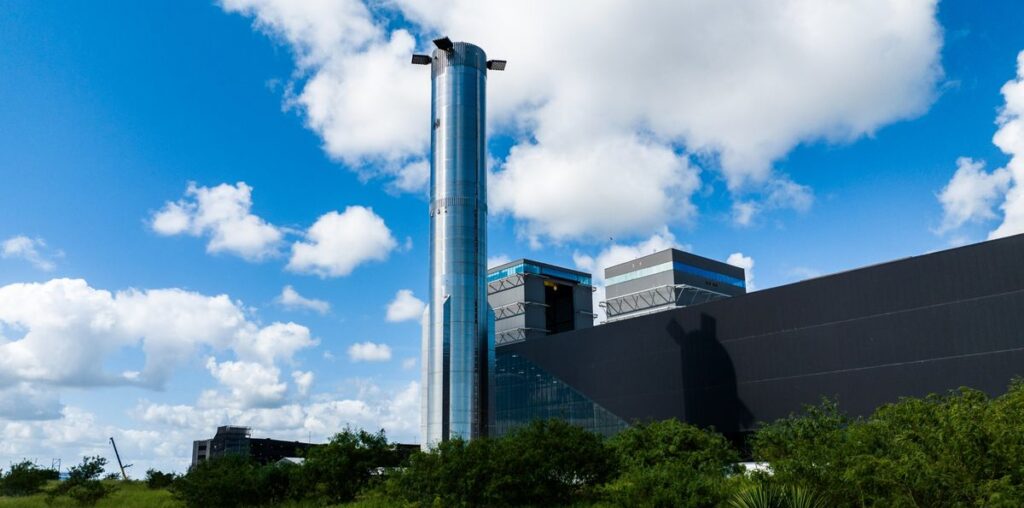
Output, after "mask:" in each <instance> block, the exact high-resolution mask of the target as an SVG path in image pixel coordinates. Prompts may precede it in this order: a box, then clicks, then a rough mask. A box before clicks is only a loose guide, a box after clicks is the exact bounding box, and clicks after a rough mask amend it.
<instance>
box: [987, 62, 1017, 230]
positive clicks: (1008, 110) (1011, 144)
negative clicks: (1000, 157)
mask: <svg viewBox="0 0 1024 508" xmlns="http://www.w3.org/2000/svg"><path fill="white" fill-rule="evenodd" d="M1002 93H1003V98H1004V99H1006V104H1005V105H1004V106H1003V110H1002V111H1001V112H1000V113H999V118H998V119H997V122H998V124H999V130H998V131H996V134H995V136H993V137H992V142H993V143H995V145H996V146H997V147H999V149H1000V150H1002V151H1003V153H1005V154H1007V155H1009V156H1010V162H1008V163H1007V164H1006V169H1008V170H1009V171H1010V174H1011V175H1012V176H1013V186H1012V187H1010V190H1009V191H1008V192H1007V193H1006V200H1005V201H1003V204H1002V205H1001V206H1000V208H1001V209H1002V210H1003V223H1002V224H1000V225H999V227H997V228H996V229H995V230H994V231H992V232H991V233H989V238H1001V237H1004V236H1010V235H1015V234H1019V233H1024V51H1021V52H1020V54H1018V55H1017V79H1014V80H1011V81H1009V82H1007V83H1006V84H1005V85H1003V88H1002Z"/></svg>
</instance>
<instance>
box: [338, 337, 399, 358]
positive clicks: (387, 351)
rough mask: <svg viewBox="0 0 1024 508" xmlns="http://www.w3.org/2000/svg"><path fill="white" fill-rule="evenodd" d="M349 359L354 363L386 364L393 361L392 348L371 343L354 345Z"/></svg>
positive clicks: (350, 350)
mask: <svg viewBox="0 0 1024 508" xmlns="http://www.w3.org/2000/svg"><path fill="white" fill-rule="evenodd" d="M348 357H349V359H350V360H352V361H353V362H386V361H388V360H390V359H391V346H389V345H387V344H376V343H374V342H369V341H367V342H360V343H357V344H352V345H351V346H349V348H348Z"/></svg>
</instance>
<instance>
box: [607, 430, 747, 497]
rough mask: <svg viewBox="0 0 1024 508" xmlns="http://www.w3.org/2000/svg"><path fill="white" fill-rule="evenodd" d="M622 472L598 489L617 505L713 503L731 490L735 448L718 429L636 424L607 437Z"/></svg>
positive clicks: (735, 468) (737, 455) (736, 456)
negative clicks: (718, 432) (716, 430)
mask: <svg viewBox="0 0 1024 508" xmlns="http://www.w3.org/2000/svg"><path fill="white" fill-rule="evenodd" d="M608 444H609V446H610V447H611V448H612V449H613V450H614V451H615V454H616V457H617V459H618V461H619V464H620V466H621V468H622V475H621V476H619V478H617V479H616V480H615V481H614V482H612V483H610V484H608V485H606V486H605V487H604V488H603V489H602V494H603V495H604V497H605V499H606V500H608V501H609V502H612V503H613V504H617V505H619V506H657V507H662V506H664V507H670V506H694V507H699V506H716V505H718V504H720V503H722V502H724V501H725V500H726V499H728V497H729V496H730V495H731V493H732V492H731V486H730V484H729V482H728V479H727V477H728V475H730V474H734V473H737V472H738V471H739V470H738V468H737V466H735V464H736V463H737V462H738V461H739V454H738V453H737V452H736V450H735V449H734V448H733V447H732V445H731V444H730V443H729V442H728V441H727V440H726V439H725V438H724V437H722V436H721V435H720V434H716V433H715V432H713V431H709V430H704V429H700V428H698V427H695V426H693V425H689V424H685V423H681V422H679V421H678V420H665V421H660V422H653V423H649V424H638V425H634V426H633V427H630V428H629V429H626V430H624V431H622V432H620V433H619V434H618V435H616V436H615V437H613V438H612V439H611V440H609V443H608Z"/></svg>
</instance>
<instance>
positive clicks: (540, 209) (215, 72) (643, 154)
mask: <svg viewBox="0 0 1024 508" xmlns="http://www.w3.org/2000/svg"><path fill="white" fill-rule="evenodd" d="M427 4H430V3H424V2H415V1H398V2H394V3H383V4H382V3H372V5H371V7H369V8H368V7H366V6H364V5H363V4H362V3H360V2H358V1H357V0H345V1H339V2H334V3H332V2H325V3H324V4H323V5H321V4H316V5H314V4H313V3H309V4H307V5H306V6H304V7H302V8H298V7H296V6H295V5H296V4H292V5H291V6H290V7H289V4H288V3H287V2H284V3H282V2H276V1H273V0H265V1H248V0H231V1H227V2H225V3H223V4H221V3H207V2H202V1H191V2H144V3H141V2H116V3H112V4H105V5H103V6H97V5H94V4H88V3H84V2H78V3H66V2H31V1H13V2H6V3H5V5H4V8H3V10H2V11H0V242H5V243H4V251H3V253H4V256H3V257H0V348H7V349H8V351H7V352H6V353H5V354H6V356H7V358H6V359H4V360H0V367H3V369H5V370H7V373H6V374H4V373H0V437H2V439H0V463H5V462H8V461H12V460H17V459H20V458H22V457H28V458H31V459H37V460H38V461H40V462H41V463H48V461H49V459H51V458H55V457H61V458H63V459H64V460H65V462H72V461H75V460H77V458H78V457H79V456H80V455H81V454H82V453H92V452H101V453H104V454H107V453H108V450H107V448H106V444H105V443H106V439H107V438H108V437H109V436H110V435H115V436H117V439H118V440H119V444H120V442H121V441H124V442H125V444H124V445H123V448H122V452H123V453H124V454H126V455H128V458H129V460H130V461H134V462H135V463H136V464H138V465H137V466H136V468H137V469H138V470H139V471H141V470H144V469H145V468H146V467H151V466H152V467H161V468H165V469H178V470H180V469H181V468H182V467H183V466H184V465H185V464H186V463H187V461H188V454H189V453H190V446H191V440H192V439H198V438H201V437H204V436H206V435H209V434H211V433H212V432H213V430H214V428H213V427H214V426H215V425H217V424H228V423H241V424H248V425H252V426H253V427H254V428H255V433H256V434H257V435H261V436H273V437H278V436H279V437H292V438H298V437H302V438H306V437H312V438H313V439H314V440H317V439H323V438H324V437H325V436H326V435H327V434H329V433H330V432H331V429H336V428H337V427H338V426H341V425H344V424H353V425H357V426H366V427H379V426H383V427H385V428H386V429H387V430H388V431H389V433H390V435H392V436H393V437H395V438H396V439H399V440H403V441H415V440H416V439H417V432H418V421H417V418H418V413H417V411H418V392H417V391H416V390H417V386H416V384H415V383H416V382H417V380H418V373H419V369H418V365H414V363H415V362H416V359H417V357H418V354H419V340H420V336H419V325H418V321H417V319H415V317H414V316H415V315H416V314H417V312H416V311H417V301H416V300H415V297H420V298H422V297H423V295H424V294H425V292H426V283H427V263H426V255H427V245H428V238H427V220H426V219H427V218H426V213H425V212H426V199H425V197H424V195H423V190H422V179H423V165H422V160H423V156H424V154H425V152H424V148H425V145H424V142H423V139H424V137H425V136H426V135H427V134H428V132H429V131H428V128H427V126H428V122H429V107H427V109H426V112H424V104H429V102H428V101H429V98H428V96H429V76H428V75H427V74H424V73H422V72H418V69H417V68H412V67H411V66H408V65H405V59H406V58H407V55H408V54H409V53H411V52H412V51H413V50H426V49H427V48H428V45H429V40H430V38H431V37H432V36H434V35H436V34H438V33H448V34H450V35H452V37H453V38H456V39H466V40H473V41H476V42H478V43H480V44H481V46H483V47H484V48H485V49H488V51H490V54H491V56H492V57H495V58H502V57H506V58H508V60H509V66H508V70H507V71H506V72H505V73H503V74H498V73H494V74H492V75H491V76H490V85H491V86H490V94H491V96H490V98H489V100H490V106H489V107H490V111H491V123H490V125H489V129H490V133H491V142H490V146H489V147H490V150H491V153H492V157H493V158H494V161H493V164H492V169H493V171H494V175H493V176H492V181H491V183H492V185H491V198H492V203H491V210H492V212H493V213H492V218H491V221H490V224H489V228H490V229H489V241H490V246H489V251H490V254H491V256H493V257H495V258H502V257H504V258H517V257H531V258H535V259H539V260H543V261H546V262H551V263H557V264H564V265H566V266H571V267H580V268H585V269H591V270H595V271H597V272H599V270H600V268H602V267H603V266H605V265H606V264H608V263H610V262H614V261H616V260H621V258H622V257H623V256H628V255H631V254H636V253H643V252H645V251H646V250H649V249H653V248H658V247H663V246H668V245H677V246H682V247H685V248H688V249H691V250H692V251H694V252H696V253H698V254H701V255H704V256H709V257H712V258H716V259H722V260H725V259H732V260H733V261H734V262H737V263H741V264H746V265H747V266H750V264H749V263H751V262H752V263H753V265H752V266H753V269H752V270H750V272H752V274H753V277H754V281H753V282H754V286H755V287H756V288H757V289H765V288H769V287H772V286H777V285H780V284H785V283H789V282H794V281H797V280H800V279H803V278H806V277H809V276H814V275H816V274H827V273H831V272H835V271H840V270H846V269H850V268H855V267H858V266H863V265H867V264H871V263H876V262H880V261H885V260H890V259H895V258H900V257H904V256H911V255H916V254H921V253H925V252H929V251H934V250H939V249H943V248H947V247H950V246H953V245H958V244H962V243H969V242H975V241H981V240H984V239H985V238H986V237H987V236H988V235H989V234H990V232H992V231H993V230H996V229H997V228H999V227H1000V226H1005V227H1004V229H1002V230H1003V231H1009V232H1013V231H1017V232H1019V231H1021V229H1016V230H1014V229H1013V228H1014V227H1017V228H1020V227H1024V224H1020V223H1014V222H1013V219H1014V217H1013V214H1012V212H1007V211H1004V208H1003V207H1004V206H1005V207H1006V208H1005V210H1011V209H1012V208H1013V206H1014V203H1015V201H1014V199H1015V198H1014V193H1013V190H1012V189H1014V188H1016V186H1017V185H1018V182H1020V179H1022V178H1024V169H1021V170H1019V171H1018V172H1017V173H1014V172H1013V169H1014V168H1015V167H1016V166H1014V164H1016V165H1017V166H1021V165H1024V159H1022V158H1020V157H1018V158H1017V159H1013V155H1014V154H1015V153H1024V149H1021V151H1019V152H1014V151H1013V150H1014V147H1020V146H1021V145H1022V144H1024V141H1022V140H1020V139H1019V138H1018V137H1015V136H1017V135H1019V134H1020V131H1012V130H1011V129H1009V128H1008V129H1005V132H1007V134H1006V135H1005V136H1004V138H1003V139H1004V140H1007V139H1008V140H1009V141H1004V142H1003V144H1002V145H1001V146H996V145H995V144H994V143H993V135H995V134H996V133H997V131H999V130H1000V129H1001V127H1003V126H1006V125H1011V126H1012V125H1016V124H1015V123H1014V122H1015V118H1017V117H1013V116H1008V115H1007V114H1003V115H1002V117H1001V118H1002V120H997V119H998V118H1000V111H1009V112H1011V113H1012V111H1014V107H1017V108H1020V107H1021V106H1020V104H1016V106H1015V105H1014V104H1013V103H1012V102H1009V103H1008V102H1007V101H1008V100H1010V99H1009V97H1010V96H1006V97H1004V95H1003V94H1002V93H1001V89H1002V87H1003V86H1004V84H1006V83H1008V82H1010V81H1012V80H1013V79H1014V78H1015V75H1016V74H1017V70H1018V69H1017V55H1018V53H1020V52H1021V50H1024V26H1022V20H1024V5H1022V4H1020V3H1019V2H1012V1H1008V0H1007V1H1000V2H991V3H986V6H985V8H984V9H981V8H979V7H978V6H977V5H976V3H973V2H967V1H948V2H942V3H939V4H938V5H937V7H936V6H935V5H934V4H933V3H932V2H929V1H924V0H922V1H915V2H905V3H902V4H903V7H902V8H900V7H898V5H899V4H901V2H899V1H895V0H894V1H893V2H886V1H881V0H879V1H877V2H865V3H861V4H856V3H854V4H852V6H848V7H846V8H845V10H843V9H837V12H830V9H829V8H820V9H811V8H809V7H808V5H806V4H805V3H802V2H796V1H794V2H782V3H780V5H778V6H774V7H765V6H748V7H747V8H746V10H749V11H751V12H745V11H744V9H729V8H726V7H715V6H707V5H701V4H696V3H695V4H694V5H690V4H689V3H688V2H678V3H675V2H666V4H667V5H664V6H660V5H655V4H652V6H651V8H650V9H649V10H650V12H646V13H645V12H639V13H638V12H634V11H635V9H634V10H630V12H629V14H628V15H623V14H622V13H621V12H620V10H621V9H626V10H629V9H628V8H625V7H623V6H619V8H618V9H616V8H612V7H609V8H607V9H606V10H607V12H605V10H602V9H604V8H602V9H594V10H592V11H589V13H588V14H587V15H586V16H582V15H580V16H577V15H575V14H574V11H582V10H584V9H583V7H582V6H575V7H573V4H572V3H567V4H565V5H564V6H558V7H545V6H544V5H543V3H541V4H536V5H535V4H529V3H527V4H524V5H523V6H522V7H520V8H519V9H516V8H512V7H509V6H501V5H490V4H489V3H487V2H477V3H472V2H459V1H454V2H436V3H434V4H430V5H427ZM719 5H721V4H719ZM910 6H912V7H910ZM783 7H784V8H783ZM318 9H320V10H318ZM544 9H551V12H546V11H544ZM538 10H539V11H543V12H537V11H538ZM761 11H764V12H761ZM783 11H784V12H783ZM492 19H505V20H507V22H506V23H502V24H501V26H494V25H493V24H490V23H491V22H489V21H487V20H492ZM793 19H798V20H801V21H802V23H799V24H798V25H796V26H798V27H799V28H795V29H794V28H792V27H790V26H789V25H787V23H790V22H792V20H793ZM540 20H547V21H540ZM559 23H561V25H559ZM573 23H578V24H579V25H578V26H574V25H572V24H573ZM615 24H619V25H621V26H622V31H621V33H622V34H626V37H627V38H629V39H630V40H629V41H626V42H625V43H623V44H621V45H623V46H626V49H627V50H629V51H630V53H629V54H630V55H639V56H637V57H636V58H635V62H634V61H633V59H629V60H630V61H629V62H625V63H624V62H623V61H622V59H621V58H617V56H619V55H617V54H616V51H618V50H619V48H618V45H615V44H613V45H611V46H609V45H608V44H611V43H609V42H607V39H608V38H607V37H605V36H604V35H606V34H607V33H608V26H611V25H615ZM566 25H568V26H566ZM675 25H678V26H679V27H680V28H679V30H673V29H672V27H673V26H675ZM762 25H764V26H762ZM776 25H778V26H776ZM552 26H559V27H560V30H552V29H551V27H552ZM779 26H781V27H782V28H779ZM700 27H706V28H707V29H708V30H710V32H708V33H698V32H699V28H700ZM691 29H692V30H691ZM801 30H804V31H806V32H807V33H804V32H801ZM691 31H693V32H695V35H692V37H693V38H692V39H688V38H687V37H691V36H689V35H680V33H681V32H686V33H689V32H691ZM566 34H570V35H566ZM634 39H635V40H634ZM531 41H532V42H531ZM808 41H812V42H811V43H809V42H808ZM551 47H561V48H562V49H563V50H562V51H551V50H550V49H549V48H551ZM491 48H494V49H491ZM680 48H684V49H680ZM623 51H625V50H623ZM659 53H662V54H661V55H659ZM644 55H648V56H644ZM574 62H578V63H579V65H574ZM694 62H697V63H694ZM420 70H421V69H420ZM847 87H848V89H847ZM1021 93H1022V94H1024V92H1021ZM1018 114H1019V113H1018ZM997 122H1002V123H997ZM1015 133H1016V134H1015ZM1005 147H1010V148H1005ZM1001 148H1002V149H1001ZM961 157H970V158H972V159H973V160H974V161H985V162H986V163H987V166H986V167H985V168H984V169H975V170H974V171H969V170H968V169H964V170H963V171H962V172H960V173H957V170H958V162H957V161H958V158H961ZM1013 160H1016V161H1017V162H1016V163H1012V162H1011V161H1013ZM960 167H961V168H963V167H964V166H963V165H961V166H960ZM1004 168H1006V169H1004ZM955 173H956V174H957V175H959V176H960V177H961V178H960V179H959V180H954V182H955V183H956V184H955V185H954V184H953V183H951V179H952V178H953V177H954V174H955ZM616 178H622V180H616ZM239 182H244V186H241V185H239ZM609 182H611V183H609ZM644 182H647V184H645V183H644ZM222 184H226V185H227V186H230V187H218V186H221V185H222ZM190 185H192V189H194V192H193V193H191V194H189V193H188V192H187V189H189V188H190V187H189V186H190ZM947 186H948V187H947ZM218 188H219V189H220V192H219V193H217V192H213V190H215V189H218ZM246 188H248V189H251V193H250V194H248V196H246V195H245V194H246V193H245V192H244V190H245V189H246ZM620 189H631V192H632V191H635V194H629V193H628V192H626V193H623V192H618V190H620ZM622 194H627V196H626V197H625V198H623V196H622ZM200 196H208V198H209V201H208V202H207V203H206V204H205V205H204V204H203V203H201V202H200V201H201V199H200ZM943 198H944V199H943ZM204 206H208V209H207V208H204ZM1022 206H1024V205H1022ZM176 207H177V208H176ZM225 207H226V208H225ZM350 207H356V208H350ZM225 209H226V210H228V211H227V212H224V210H225ZM174 210H180V211H182V212H181V214H179V215H178V216H176V217H170V218H178V219H182V220H183V221H184V222H175V223H169V224H170V225H167V224H165V225H164V227H160V226H158V225H156V223H155V222H154V221H155V220H156V219H157V218H158V217H160V216H161V214H164V213H167V212H168V211H174ZM332 212H336V213H334V214H332ZM168 217H169V216H168ZM247 221H248V222H247ZM246 224H248V226H245V225H246ZM314 224H319V225H321V228H320V229H318V230H316V231H319V233H318V232H316V231H314V229H311V228H312V227H314ZM243 226H245V227H251V228H252V229H251V231H250V230H242V229H239V228H242V227H243ZM218 228H222V229H218ZM239 231H241V233H240V232H239ZM218 234H224V235H227V236H226V238H222V240H223V242H221V244H220V247H217V246H216V245H217V238H216V235H218ZM318 235H319V236H318ZM318 242H319V243H318ZM296 244H306V245H308V246H310V248H309V249H307V251H308V252H307V253H306V254H305V255H299V256H298V257H296V253H297V252H299V250H302V249H301V248H299V250H295V249H296V248H295V245H296ZM339 252H342V253H343V254H338V253H339ZM382 253H383V254H386V255H382ZM303 256H305V257H303ZM65 278H66V279H72V280H78V279H80V280H81V281H83V282H80V283H78V284H77V285H75V284H72V283H71V282H70V281H63V282H62V281H60V279H65ZM286 286H290V287H291V288H293V290H294V291H295V292H297V293H298V294H299V295H301V297H302V298H305V299H307V300H316V301H319V302H323V303H319V304H317V303H313V304H308V302H307V305H302V304H295V303H294V302H293V303H292V304H291V305H288V304H285V303H283V302H282V292H283V290H284V288H285V287H286ZM133 290H134V291H133ZM155 290H176V291H165V292H159V291H155ZM400 290H408V291H411V294H412V295H413V298H408V296H409V295H408V293H404V295H405V298H402V299H399V303H404V304H405V305H404V306H401V305H400V306H395V307H394V308H393V309H392V311H393V312H392V316H391V319H390V320H389V318H388V307H389V304H392V303H393V302H394V301H395V300H396V294H398V292H399V291H400ZM118 292H121V293H118ZM54 295H60V296H59V297H58V296H54ZM218 295H227V297H226V298H222V299H217V296H218ZM325 304H326V305H329V310H326V311H324V305H325ZM4 306H7V309H6V310H5V309H4V308H3V307H4ZM196 309H202V310H196ZM178 312H180V313H181V314H176V313H178ZM204 312H205V313H207V314H203V313H204ZM199 315H203V316H207V317H208V319H200V318H197V317H196V316H199ZM69 316H73V317H74V318H72V317H69ZM168 316H171V317H168ZM104 319H107V320H110V322H111V323H112V324H109V323H107V322H106V321H104ZM176 320H177V321H176ZM100 322H102V323H107V324H103V325H102V326H100V325H97V323H100ZM185 322H187V323H185ZM54 323H56V324H54ZM168 323H176V324H175V325H170V324H168ZM183 323H184V324H183ZM287 323H294V325H295V327H293V328H287V329H286V328H285V327H286V326H287V325H286V324H287ZM108 325H109V326H108ZM177 325H181V328H180V329H178V328H175V326H177ZM104 327H106V328H104ZM213 329H215V330H213ZM168 330H171V331H170V332H168ZM211 330H213V331H211ZM165 332H166V333H165ZM260 333H263V335H260ZM260 337H263V339H261V338H260ZM29 339H31V340H29ZM261 341H262V342H261ZM19 342H21V344H19ZM366 343H372V344H369V345H367V344H366ZM359 344H362V346H361V347H358V348H355V349H353V346H356V345H359ZM384 346H386V348H385V347H384ZM385 350H386V351H385ZM43 353H46V355H51V354H52V355H53V357H52V358H51V357H49V356H46V357H45V358H44V357H43V356H41V355H43ZM33 355H35V356H33ZM4 361H7V364H6V365H5V364H4V363H3V362H4ZM19 362H20V363H19ZM147 362H149V364H150V365H147ZM302 376H306V377H305V378H303V379H305V381H300V377H302ZM268 386H269V387H270V388H269V389H268V388H267V387H268ZM4 406H6V407H4Z"/></svg>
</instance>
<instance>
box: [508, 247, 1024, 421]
mask: <svg viewBox="0 0 1024 508" xmlns="http://www.w3.org/2000/svg"><path fill="white" fill-rule="evenodd" d="M1022 260H1024V236H1015V237H1010V238H1005V239H1001V240H995V241H990V242H985V243H982V244H977V245H972V246H968V247H962V248H958V249H952V250H948V251H943V252H938V253H933V254H928V255H925V256H919V257H913V258H908V259H904V260H899V261H895V262H891V263H886V264H882V265H876V266H871V267H867V268H863V269H859V270H854V271H850V272H844V273H840V274H836V275H832V276H828V277H822V278H818V279H813V280H810V281H805V282H802V283H797V284H792V285H788V286H783V287H779V288H774V289H770V290H765V291H760V292H755V293H752V294H749V295H746V296H739V297H734V298H730V299H727V300H721V301H718V302H712V303H708V304H704V305H698V306H694V307H688V308H683V309H677V310H672V311H666V312H661V313H657V314H652V315H648V316H642V317H636V318H633V319H628V320H624V321H620V322H616V323H610V324H606V325H602V326H598V327H595V328H591V329H586V330H578V331H574V332H568V333H563V334H557V335H553V336H550V337H548V338H547V339H546V340H543V341H534V342H526V343H521V344H515V345H510V346H508V348H509V351H510V352H514V353H517V354H521V355H523V357H525V358H527V359H529V360H530V361H531V362H533V363H535V364H536V365H538V366H539V367H540V368H542V369H544V370H546V371H547V372H549V373H551V374H552V375H554V376H556V377H557V378H559V379H561V380H563V381H564V382H565V383H567V384H568V385H569V386H571V387H573V388H574V389H576V390H578V391H579V392H580V393H582V394H584V395H585V396H586V397H587V398H589V399H591V400H593V401H594V402H596V403H597V404H599V405H601V406H602V407H604V408H607V409H608V410H609V411H611V412H612V413H614V414H616V415H618V416H619V417H621V418H622V419H624V420H626V421H633V420H646V419H662V418H669V417H676V418H680V419H684V420H688V421H691V422H693V423H697V424H700V425H713V426H715V427H716V428H718V429H719V430H722V431H725V432H738V431H744V430H747V429H750V428H752V426H754V425H755V424H756V422H758V421H768V420H774V419H776V418H779V417H782V416H785V415H787V414H789V413H790V412H793V411H798V410H800V409H801V407H802V406H803V405H804V404H814V403H816V402H818V401H819V400H820V398H821V397H823V396H828V397H834V398H837V399H838V400H839V401H840V404H842V407H843V408H844V409H846V410H847V411H850V412H851V413H853V414H860V415H863V414H867V413H869V412H871V411H872V410H873V409H874V408H875V407H877V406H878V405H880V404H883V403H886V402H892V401H895V400H897V399H898V398H899V397H903V396H921V395H925V394H927V393H942V392H945V391H947V390H950V389H954V388H957V387H960V386H968V387H973V388H977V389H980V390H983V391H985V392H987V393H989V394H998V393H1001V392H1002V391H1004V390H1005V389H1006V386H1007V385H1008V383H1009V382H1010V380H1011V378H1013V377H1014V376H1020V375H1024V361H1022V360H1024V269H1022V266H1021V263H1022Z"/></svg>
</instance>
